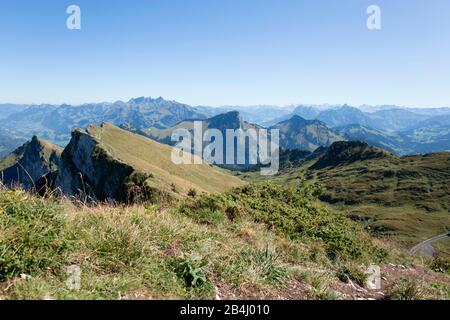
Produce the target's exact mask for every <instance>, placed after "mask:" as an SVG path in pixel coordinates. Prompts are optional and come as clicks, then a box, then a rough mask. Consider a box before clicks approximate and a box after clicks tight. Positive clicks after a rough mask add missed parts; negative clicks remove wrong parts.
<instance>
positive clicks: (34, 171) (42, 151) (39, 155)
mask: <svg viewBox="0 0 450 320" xmlns="http://www.w3.org/2000/svg"><path fill="white" fill-rule="evenodd" d="M61 152H62V150H61V148H60V147H58V146H56V145H53V144H51V143H49V142H47V141H44V140H41V139H39V138H38V137H37V136H33V138H32V139H31V140H30V141H28V142H26V143H25V144H23V145H22V146H21V147H19V148H17V149H16V150H15V151H13V152H12V153H11V154H9V155H8V156H6V157H5V158H3V159H2V160H1V161H0V171H1V172H3V179H4V183H5V184H6V185H14V184H19V185H22V186H23V187H25V188H30V187H32V186H34V184H35V183H36V182H37V180H38V179H39V178H41V177H42V176H44V175H46V174H48V173H50V172H53V171H55V170H56V169H57V167H58V165H59V159H60V155H61Z"/></svg>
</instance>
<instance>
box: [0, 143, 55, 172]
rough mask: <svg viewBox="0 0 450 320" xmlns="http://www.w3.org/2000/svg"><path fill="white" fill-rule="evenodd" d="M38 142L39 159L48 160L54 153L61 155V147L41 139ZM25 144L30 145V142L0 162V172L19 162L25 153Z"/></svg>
mask: <svg viewBox="0 0 450 320" xmlns="http://www.w3.org/2000/svg"><path fill="white" fill-rule="evenodd" d="M38 142H39V144H40V145H41V147H42V149H41V154H40V156H41V158H43V159H49V158H50V156H51V155H52V154H53V153H56V154H57V155H58V156H60V155H61V153H62V148H61V147H59V146H57V145H54V144H52V143H50V142H47V141H45V140H42V139H38ZM27 144H30V142H27V143H26V144H25V145H23V146H21V147H20V148H18V149H16V150H14V151H13V152H11V153H10V154H9V155H7V156H6V157H4V158H3V159H1V160H0V170H6V169H7V168H9V167H12V166H14V165H16V164H17V161H19V160H20V159H21V158H22V156H23V153H24V151H25V149H24V146H25V147H26V146H27Z"/></svg>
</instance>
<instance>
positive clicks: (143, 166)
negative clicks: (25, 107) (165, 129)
mask: <svg viewBox="0 0 450 320" xmlns="http://www.w3.org/2000/svg"><path fill="white" fill-rule="evenodd" d="M171 152H172V148H171V147H169V146H167V145H163V144H160V143H158V142H155V141H152V140H150V139H148V138H145V137H143V136H140V135H136V134H133V133H131V132H128V131H125V130H122V129H120V128H118V127H115V126H114V125H112V124H109V123H105V124H103V125H102V126H100V127H97V126H89V127H88V129H87V131H82V130H75V131H74V132H73V133H72V139H71V141H70V143H69V145H68V146H67V147H66V149H65V150H64V152H63V154H62V161H61V168H60V170H59V173H58V179H57V185H58V186H59V187H60V188H61V191H62V192H63V194H65V195H70V196H77V195H86V196H89V197H92V198H94V199H98V200H106V199H116V200H120V201H131V200H135V198H136V197H141V196H143V197H145V198H153V197H155V196H157V195H158V194H161V193H164V194H166V195H168V196H173V197H176V196H177V195H182V194H187V193H188V192H189V190H191V189H195V190H197V191H199V192H218V191H224V190H227V189H228V188H231V187H234V186H238V185H240V184H241V183H242V182H241V181H240V180H239V179H237V178H235V177H232V176H229V175H228V174H226V173H225V172H224V171H222V170H220V169H218V168H215V167H212V166H210V165H208V164H199V165H176V164H174V163H173V162H172V160H171Z"/></svg>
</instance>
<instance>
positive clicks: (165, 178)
mask: <svg viewBox="0 0 450 320" xmlns="http://www.w3.org/2000/svg"><path fill="white" fill-rule="evenodd" d="M89 134H91V135H93V136H94V137H95V138H96V139H97V140H98V141H99V142H100V147H102V148H104V149H105V150H107V151H108V153H109V154H110V155H111V156H112V157H113V158H116V159H119V160H121V161H123V162H125V163H128V164H130V165H131V166H133V167H134V168H135V169H136V170H139V171H143V172H146V173H149V174H152V175H153V178H152V179H151V180H152V181H151V183H152V184H153V185H154V186H156V187H157V188H159V189H161V190H170V189H171V188H172V187H171V185H172V184H173V185H175V186H176V188H177V189H178V190H179V191H180V192H182V193H186V192H187V191H188V190H189V189H191V188H194V189H196V190H197V191H202V192H221V191H225V190H228V189H230V188H232V187H234V186H238V185H242V184H243V182H242V181H241V180H239V179H237V178H235V177H233V176H230V175H229V174H228V173H227V172H226V171H225V170H221V169H219V168H217V167H213V166H211V165H208V164H199V165H176V164H174V163H173V162H172V160H171V152H172V148H171V147H169V146H167V145H163V144H160V143H157V142H155V141H152V140H151V139H148V138H145V137H143V136H139V135H136V134H133V133H130V132H128V131H125V130H122V129H120V128H117V127H115V126H113V125H111V124H104V125H103V126H102V127H96V126H92V127H90V128H89Z"/></svg>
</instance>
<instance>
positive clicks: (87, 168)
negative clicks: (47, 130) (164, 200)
mask: <svg viewBox="0 0 450 320" xmlns="http://www.w3.org/2000/svg"><path fill="white" fill-rule="evenodd" d="M133 172H134V169H133V168H132V167H131V166H130V165H128V164H126V163H123V162H121V161H119V160H117V159H114V158H113V157H111V155H109V154H108V152H107V151H106V150H105V149H104V148H102V147H101V146H100V145H99V141H97V140H96V138H95V137H93V136H92V135H90V134H89V129H88V131H87V132H85V131H82V130H80V129H77V130H75V131H73V133H72V139H71V141H70V143H69V145H68V146H67V147H66V149H65V150H64V152H63V154H62V157H61V166H60V169H59V172H58V177H57V180H56V185H57V186H58V188H59V190H60V192H61V193H62V194H64V195H66V196H83V197H89V198H91V199H95V200H106V199H121V198H123V197H124V186H125V183H126V180H127V178H128V177H129V176H130V175H131V174H132V173H133Z"/></svg>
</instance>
